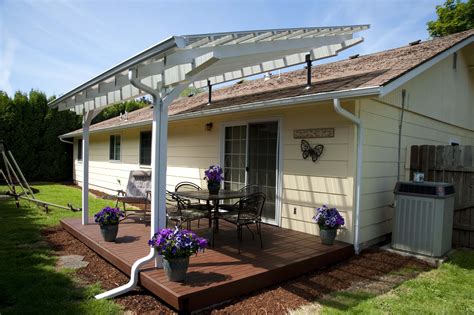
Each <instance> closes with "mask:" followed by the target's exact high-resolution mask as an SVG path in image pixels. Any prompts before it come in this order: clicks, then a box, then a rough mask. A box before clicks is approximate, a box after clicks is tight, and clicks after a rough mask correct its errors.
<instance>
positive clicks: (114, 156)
mask: <svg viewBox="0 0 474 315" xmlns="http://www.w3.org/2000/svg"><path fill="white" fill-rule="evenodd" d="M109 159H110V160H113V161H120V136H119V135H111V136H110V147H109Z"/></svg>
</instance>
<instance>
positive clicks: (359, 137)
mask: <svg viewBox="0 0 474 315" xmlns="http://www.w3.org/2000/svg"><path fill="white" fill-rule="evenodd" d="M333 102H334V110H335V111H336V113H338V114H339V115H341V116H343V117H345V118H347V119H349V120H350V121H352V122H353V123H355V124H356V125H357V164H356V179H355V184H356V189H355V218H354V251H355V254H356V255H359V253H360V246H359V239H360V238H359V229H360V222H359V221H360V220H359V219H360V191H361V189H360V188H361V187H360V186H361V178H362V146H363V144H364V125H363V124H362V121H361V120H360V119H359V118H358V117H357V116H355V115H353V114H352V113H350V112H348V111H347V110H345V109H344V108H342V107H341V102H340V101H339V99H338V98H335V99H334V100H333Z"/></svg>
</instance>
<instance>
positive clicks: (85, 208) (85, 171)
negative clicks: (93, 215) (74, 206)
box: [82, 110, 94, 225]
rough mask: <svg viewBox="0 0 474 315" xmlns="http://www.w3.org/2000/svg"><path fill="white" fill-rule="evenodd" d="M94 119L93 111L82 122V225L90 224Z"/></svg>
mask: <svg viewBox="0 0 474 315" xmlns="http://www.w3.org/2000/svg"><path fill="white" fill-rule="evenodd" d="M93 117H94V111H93V110H92V111H89V112H85V113H84V116H83V120H82V225H87V224H89V126H90V124H91V121H92V118H93Z"/></svg>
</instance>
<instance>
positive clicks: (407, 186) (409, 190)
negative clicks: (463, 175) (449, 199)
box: [394, 182, 454, 198]
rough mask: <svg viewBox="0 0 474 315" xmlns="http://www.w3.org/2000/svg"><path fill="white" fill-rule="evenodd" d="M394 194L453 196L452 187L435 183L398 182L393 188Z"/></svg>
mask: <svg viewBox="0 0 474 315" xmlns="http://www.w3.org/2000/svg"><path fill="white" fill-rule="evenodd" d="M394 192H395V194H402V195H417V196H426V197H428V196H430V197H435V198H436V197H444V196H449V195H453V194H454V186H453V185H452V184H448V183H436V182H423V183H415V182H399V183H397V186H395V191H394Z"/></svg>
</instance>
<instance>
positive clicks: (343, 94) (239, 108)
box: [59, 86, 380, 138]
mask: <svg viewBox="0 0 474 315" xmlns="http://www.w3.org/2000/svg"><path fill="white" fill-rule="evenodd" d="M379 93H380V87H379V86H370V87H364V88H355V89H349V90H342V91H334V92H323V93H317V94H310V95H302V96H293V97H287V98H279V99H274V100H267V101H260V102H254V103H247V104H242V105H234V106H227V107H223V108H214V109H205V110H201V111H196V112H190V113H183V114H176V115H172V116H170V117H169V121H180V120H186V119H193V118H200V117H207V116H215V115H223V114H231V113H238V112H244V111H249V110H264V109H271V108H275V107H282V106H293V105H298V104H299V105H301V104H307V103H314V102H322V101H328V100H332V99H334V98H338V99H341V98H355V97H364V96H377V95H379ZM151 121H152V120H151V119H145V120H141V121H138V122H133V123H128V124H123V125H119V126H111V127H106V128H101V129H95V130H91V131H90V133H91V134H92V133H100V132H105V131H113V130H119V129H125V128H135V127H140V126H146V125H149V124H150V123H151ZM80 134H81V133H80V132H77V133H74V132H71V133H68V134H64V135H61V136H59V137H64V138H68V137H74V136H76V135H80Z"/></svg>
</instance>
